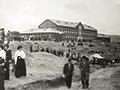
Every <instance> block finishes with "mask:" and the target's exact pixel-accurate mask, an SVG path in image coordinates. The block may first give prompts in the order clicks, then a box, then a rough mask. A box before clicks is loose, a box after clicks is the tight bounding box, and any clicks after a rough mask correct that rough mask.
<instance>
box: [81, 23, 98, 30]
mask: <svg viewBox="0 0 120 90" xmlns="http://www.w3.org/2000/svg"><path fill="white" fill-rule="evenodd" d="M82 25H83V27H84V29H88V30H96V29H95V28H93V27H91V26H89V25H86V24H82Z"/></svg>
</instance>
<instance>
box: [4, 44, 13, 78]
mask: <svg viewBox="0 0 120 90" xmlns="http://www.w3.org/2000/svg"><path fill="white" fill-rule="evenodd" d="M4 49H5V52H6V62H5V65H4V68H6V72H5V80H9V79H10V73H9V71H10V69H9V68H10V61H11V60H12V52H11V50H10V49H9V45H8V44H7V45H5V46H4Z"/></svg>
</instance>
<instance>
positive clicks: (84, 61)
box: [79, 56, 90, 89]
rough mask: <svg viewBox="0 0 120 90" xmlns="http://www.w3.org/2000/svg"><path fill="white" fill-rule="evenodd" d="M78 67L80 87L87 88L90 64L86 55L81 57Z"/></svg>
mask: <svg viewBox="0 0 120 90" xmlns="http://www.w3.org/2000/svg"><path fill="white" fill-rule="evenodd" d="M79 69H80V71H81V83H82V88H83V89H85V88H88V87H89V73H90V64H89V59H88V58H87V57H86V56H83V57H82V58H81V62H80V66H79Z"/></svg>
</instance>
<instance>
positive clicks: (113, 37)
mask: <svg viewBox="0 0 120 90" xmlns="http://www.w3.org/2000/svg"><path fill="white" fill-rule="evenodd" d="M99 35H102V36H108V37H111V42H120V35H107V34H100V33H99Z"/></svg>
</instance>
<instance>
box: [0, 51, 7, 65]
mask: <svg viewBox="0 0 120 90" xmlns="http://www.w3.org/2000/svg"><path fill="white" fill-rule="evenodd" d="M0 57H1V58H3V59H4V61H6V52H5V51H4V50H1V51H0ZM1 65H4V63H2V64H1Z"/></svg>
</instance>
